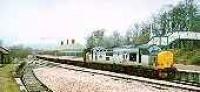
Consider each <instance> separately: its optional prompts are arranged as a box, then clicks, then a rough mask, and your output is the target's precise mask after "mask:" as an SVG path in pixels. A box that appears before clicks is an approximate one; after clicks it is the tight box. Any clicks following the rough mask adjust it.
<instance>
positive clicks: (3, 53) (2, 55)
mask: <svg viewBox="0 0 200 92" xmlns="http://www.w3.org/2000/svg"><path fill="white" fill-rule="evenodd" d="M7 55H8V49H6V48H3V47H1V46H0V64H2V63H4V62H6V61H7V59H8V58H6V57H7Z"/></svg>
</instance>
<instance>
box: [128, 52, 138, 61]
mask: <svg viewBox="0 0 200 92" xmlns="http://www.w3.org/2000/svg"><path fill="white" fill-rule="evenodd" d="M136 60H137V54H136V53H130V54H129V61H132V62H135V61H136Z"/></svg>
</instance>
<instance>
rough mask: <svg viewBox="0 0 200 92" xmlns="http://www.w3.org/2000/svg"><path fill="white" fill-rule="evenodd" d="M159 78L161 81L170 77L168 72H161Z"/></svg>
mask: <svg viewBox="0 0 200 92" xmlns="http://www.w3.org/2000/svg"><path fill="white" fill-rule="evenodd" d="M158 77H159V79H166V78H167V77H168V73H167V72H166V71H162V70H160V71H159V72H158Z"/></svg>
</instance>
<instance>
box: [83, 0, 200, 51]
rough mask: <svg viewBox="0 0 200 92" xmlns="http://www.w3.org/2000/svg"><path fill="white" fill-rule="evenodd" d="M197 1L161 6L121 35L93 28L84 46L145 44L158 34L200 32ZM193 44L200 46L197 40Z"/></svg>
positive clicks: (182, 45)
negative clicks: (146, 19)
mask: <svg viewBox="0 0 200 92" xmlns="http://www.w3.org/2000/svg"><path fill="white" fill-rule="evenodd" d="M199 3H200V2H199V0H183V1H180V2H179V3H178V4H177V5H168V7H163V8H162V9H161V10H160V11H159V12H158V13H157V14H154V15H152V17H151V18H150V19H149V20H148V21H145V22H144V21H143V22H141V23H135V24H133V25H131V27H130V28H128V29H127V31H126V35H124V36H122V35H121V34H120V33H119V32H118V31H114V32H113V34H112V35H110V36H105V35H104V32H106V29H100V30H95V31H93V32H92V33H91V35H89V36H88V38H87V47H88V48H93V47H98V46H101V47H105V48H114V47H121V46H124V45H133V44H134V45H137V44H145V43H147V42H148V41H149V40H150V39H151V37H153V36H160V37H161V36H165V35H167V34H169V33H172V32H176V31H192V32H200V7H199V5H198V4H199ZM178 43H180V45H181V47H189V46H186V45H187V44H189V42H188V41H186V42H184V41H180V42H178ZM192 44H195V45H200V43H199V42H192ZM176 47H177V46H176Z"/></svg>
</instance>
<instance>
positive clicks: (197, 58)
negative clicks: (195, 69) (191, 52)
mask: <svg viewBox="0 0 200 92" xmlns="http://www.w3.org/2000/svg"><path fill="white" fill-rule="evenodd" d="M190 63H191V64H194V65H200V56H194V57H192V58H191V61H190Z"/></svg>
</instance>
